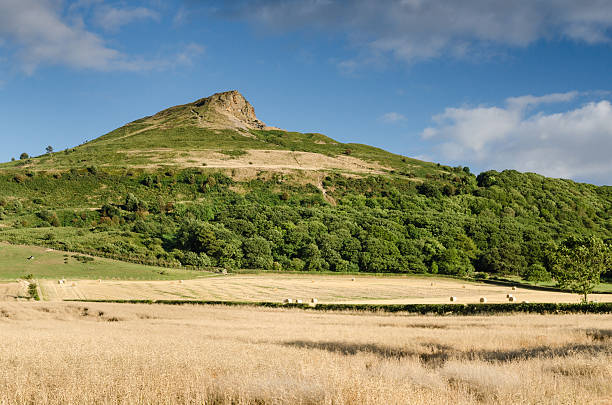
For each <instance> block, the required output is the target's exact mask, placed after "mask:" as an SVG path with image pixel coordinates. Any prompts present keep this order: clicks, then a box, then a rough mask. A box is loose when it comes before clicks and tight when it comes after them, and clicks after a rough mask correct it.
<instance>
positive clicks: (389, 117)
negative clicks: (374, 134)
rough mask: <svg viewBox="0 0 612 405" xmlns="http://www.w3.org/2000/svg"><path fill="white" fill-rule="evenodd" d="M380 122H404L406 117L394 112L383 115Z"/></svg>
mask: <svg viewBox="0 0 612 405" xmlns="http://www.w3.org/2000/svg"><path fill="white" fill-rule="evenodd" d="M380 120H381V121H383V122H386V123H389V124H391V123H395V122H399V121H405V120H406V116H405V115H403V114H400V113H396V112H388V113H386V114H383V115H382V117H380Z"/></svg>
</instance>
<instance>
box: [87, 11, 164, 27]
mask: <svg viewBox="0 0 612 405" xmlns="http://www.w3.org/2000/svg"><path fill="white" fill-rule="evenodd" d="M159 18H160V16H159V13H157V12H156V11H154V10H151V9H149V8H146V7H136V8H115V7H110V6H107V5H102V6H100V7H98V8H96V11H95V13H94V21H95V23H96V25H98V26H100V27H102V28H103V29H105V30H107V31H117V30H118V29H119V28H121V27H123V26H124V25H127V24H130V23H131V22H133V21H136V20H146V19H151V20H154V21H159Z"/></svg>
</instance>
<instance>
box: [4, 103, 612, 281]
mask: <svg viewBox="0 0 612 405" xmlns="http://www.w3.org/2000/svg"><path fill="white" fill-rule="evenodd" d="M232 97H234V95H232ZM205 100H207V99H205ZM199 102H200V101H199ZM199 102H196V103H192V104H187V105H184V106H177V107H175V108H171V109H168V110H165V111H163V112H161V113H159V114H156V115H154V116H152V117H147V118H144V119H141V120H138V121H135V122H133V123H130V124H128V125H126V126H124V127H122V128H119V129H117V130H115V131H113V132H111V133H109V134H107V135H104V136H102V137H100V138H98V139H96V140H93V141H91V142H89V143H87V144H84V145H81V146H78V147H75V148H71V149H69V150H66V151H61V152H57V153H51V154H47V155H44V156H41V157H37V158H31V159H23V160H19V161H16V162H10V163H5V164H3V165H1V166H0V240H5V241H11V242H14V243H22V244H38V245H44V246H49V247H54V248H58V249H65V250H71V251H80V252H86V253H91V254H95V255H99V256H107V257H110V258H114V259H119V260H124V261H131V262H138V263H147V264H155V265H161V266H170V267H178V266H185V265H189V266H196V267H203V268H207V267H225V268H258V269H270V270H277V271H283V270H293V271H296V270H297V271H337V272H342V271H364V272H402V273H441V274H451V275H474V274H475V273H476V274H477V275H478V276H479V277H487V276H488V275H491V274H493V275H500V274H502V275H515V276H525V275H527V274H528V273H529V272H530V271H531V270H532V269H533V268H534V266H536V268H537V266H539V265H542V266H544V267H546V266H547V265H548V263H547V254H546V252H547V251H548V250H550V249H551V248H552V247H554V245H555V244H556V243H557V242H558V241H559V240H560V239H562V238H564V237H567V236H569V235H596V236H598V237H600V238H602V239H604V240H610V238H611V237H612V187H596V186H593V185H589V184H580V183H575V182H573V181H569V180H559V179H550V178H546V177H543V176H540V175H537V174H532V173H518V172H516V171H504V172H501V173H497V172H494V171H491V172H486V173H481V174H480V175H479V176H478V177H477V176H475V175H474V174H472V173H470V171H469V169H467V168H462V167H455V168H451V167H447V166H441V165H437V164H434V163H427V162H422V161H419V160H415V159H410V158H407V157H403V156H399V155H395V154H391V153H389V152H386V151H383V150H381V149H377V148H373V147H370V146H366V145H357V144H342V143H339V142H336V141H334V140H333V139H331V138H328V137H326V136H324V135H320V134H300V133H293V132H286V131H281V130H275V129H269V127H265V124H263V123H261V122H260V121H258V120H256V118H254V113H252V111H251V112H250V110H249V109H248V108H246V107H244V105H245V104H244V103H243V104H241V106H242V107H240V108H239V109H237V111H239V113H236V114H234V113H233V112H232V111H234V110H236V108H234V107H235V106H234V105H233V104H230V105H229V106H228V105H225V104H223V109H219V110H215V109H214V108H213V107H214V104H211V103H209V104H203V106H199V104H198V103H199ZM244 102H246V101H244ZM247 106H250V105H248V104H247ZM215 108H216V107H215ZM198 109H199V110H198ZM227 111H230V112H231V114H234V115H231V114H230V113H228V112H227ZM244 111H246V113H244ZM247 113H248V114H247ZM228 114H229V115H228ZM245 114H246V115H245ZM243 116H246V118H244V117H243ZM238 118H240V119H243V121H240V120H238ZM228 122H229V124H228ZM253 123H254V124H253ZM230 124H231V125H230ZM224 125H225V127H224ZM232 125H233V126H232ZM260 127H261V128H265V129H259V128H260Z"/></svg>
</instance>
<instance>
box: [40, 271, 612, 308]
mask: <svg viewBox="0 0 612 405" xmlns="http://www.w3.org/2000/svg"><path fill="white" fill-rule="evenodd" d="M353 279H354V280H355V281H352V280H353ZM40 284H41V287H42V293H43V299H45V300H51V301H56V300H63V299H191V300H193V299H200V300H230V301H232V300H234V301H272V302H281V301H282V300H283V299H285V298H292V299H302V300H304V302H307V300H309V299H311V298H317V299H318V300H319V302H321V303H370V304H436V303H450V296H455V297H457V301H455V303H457V304H465V303H478V302H479V299H480V297H483V296H484V297H487V300H488V302H490V303H497V302H508V298H507V297H506V295H507V294H512V295H513V296H514V297H515V298H516V301H517V302H521V301H529V302H579V301H580V297H579V296H578V295H577V294H569V293H562V292H556V291H540V290H533V289H527V288H521V287H517V288H516V290H512V289H511V287H508V286H499V285H492V284H485V283H471V282H466V281H461V280H454V279H444V278H433V277H423V278H419V277H374V276H356V277H355V276H340V275H338V276H335V275H329V276H325V275H316V274H309V275H299V274H296V275H287V274H248V275H227V276H217V277H207V278H201V279H193V280H173V281H119V280H102V281H101V282H99V281H98V280H74V284H75V285H74V286H73V285H72V284H73V281H71V280H68V281H67V283H66V284H64V285H59V284H57V280H41V281H40ZM589 297H590V299H592V300H598V301H600V302H611V301H612V294H592V295H590V296H589Z"/></svg>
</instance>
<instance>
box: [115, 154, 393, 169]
mask: <svg viewBox="0 0 612 405" xmlns="http://www.w3.org/2000/svg"><path fill="white" fill-rule="evenodd" d="M175 152H176V151H174V150H171V149H152V150H149V151H143V150H130V151H126V153H127V154H128V155H132V156H134V155H140V156H145V157H149V158H150V159H151V161H152V163H166V164H168V163H170V164H175V165H178V166H181V167H194V166H197V167H204V166H205V167H214V168H229V169H238V168H254V169H265V170H282V169H292V170H309V171H316V170H333V169H336V170H342V171H347V172H355V173H374V174H384V170H391V168H388V167H384V166H382V165H380V164H378V163H375V162H366V161H364V160H362V159H358V158H356V157H352V156H344V155H340V156H335V157H331V156H326V155H323V154H320V153H313V152H293V151H286V150H255V149H251V150H246V154H244V155H242V156H238V157H235V156H227V155H225V154H223V153H220V152H217V151H214V150H199V151H189V152H182V153H180V156H171V155H174V154H175Z"/></svg>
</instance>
